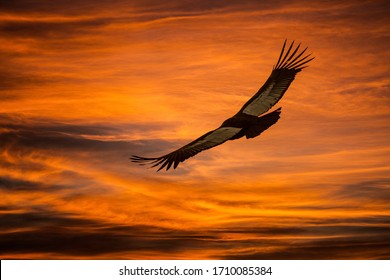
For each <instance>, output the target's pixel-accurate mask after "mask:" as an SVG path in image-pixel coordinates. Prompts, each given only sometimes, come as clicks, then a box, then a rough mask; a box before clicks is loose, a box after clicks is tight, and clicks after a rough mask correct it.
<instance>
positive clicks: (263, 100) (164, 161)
mask: <svg viewBox="0 0 390 280" xmlns="http://www.w3.org/2000/svg"><path fill="white" fill-rule="evenodd" d="M286 43H287V40H285V41H284V44H283V47H282V51H281V52H280V55H279V59H278V61H277V63H276V64H275V65H274V67H273V69H272V72H271V75H270V76H269V78H268V79H267V81H266V82H265V83H264V85H263V86H262V87H261V88H260V89H259V90H258V91H257V93H256V94H255V95H254V96H253V97H252V98H251V99H249V100H248V102H246V103H245V104H244V106H243V107H242V108H241V109H240V111H238V113H237V114H235V115H234V116H233V117H231V118H229V119H227V120H225V121H224V122H223V123H222V125H221V126H220V127H219V128H217V129H215V130H212V131H209V132H207V133H206V134H204V135H202V136H201V137H199V138H198V139H196V140H194V141H192V142H191V143H189V144H187V145H185V146H183V147H181V148H179V149H177V150H175V151H173V152H171V153H169V154H166V155H163V156H160V157H155V158H148V157H140V156H135V155H133V156H131V158H130V159H131V161H133V162H135V163H139V164H141V165H145V164H151V165H152V166H151V167H158V170H157V171H160V170H161V169H163V168H164V167H166V170H169V169H170V168H171V167H172V166H173V168H174V169H176V167H177V166H178V165H179V164H180V163H181V162H183V161H185V160H186V159H188V158H190V157H193V156H195V155H196V154H198V153H200V152H202V151H204V150H207V149H210V148H213V147H215V146H218V145H221V144H223V143H225V142H226V141H228V140H235V139H239V138H241V137H243V136H245V137H246V138H247V139H249V138H254V137H256V136H259V135H260V134H261V133H262V132H264V131H265V130H267V129H268V128H269V127H271V126H272V125H274V124H275V123H276V122H277V121H278V119H279V118H280V113H281V108H278V109H276V110H275V111H273V112H271V113H268V114H265V115H263V114H264V113H266V112H267V111H268V110H269V109H270V108H271V107H273V106H274V105H275V104H276V103H277V102H278V101H279V100H280V99H281V98H282V97H283V95H284V93H285V92H286V91H287V89H288V87H289V86H290V84H291V83H292V81H293V80H294V78H295V75H296V74H297V73H298V72H300V71H301V70H302V69H303V68H306V67H308V65H307V63H308V62H309V61H311V60H313V59H314V57H311V54H308V55H304V54H305V52H306V50H307V48H305V49H304V50H302V51H300V52H298V50H299V48H300V45H301V44H298V46H297V47H296V48H294V49H293V46H294V41H293V42H292V43H291V44H290V46H289V47H288V49H287V51H285V50H286ZM260 115H262V116H260Z"/></svg>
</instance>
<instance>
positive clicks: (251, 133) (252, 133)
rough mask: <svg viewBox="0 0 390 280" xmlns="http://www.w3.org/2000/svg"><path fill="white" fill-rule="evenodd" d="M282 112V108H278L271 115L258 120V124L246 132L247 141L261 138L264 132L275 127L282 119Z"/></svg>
mask: <svg viewBox="0 0 390 280" xmlns="http://www.w3.org/2000/svg"><path fill="white" fill-rule="evenodd" d="M281 112H282V108H278V109H276V110H275V111H272V112H271V113H268V114H266V115H264V116H261V117H259V118H258V120H257V123H256V124H254V125H252V126H250V127H249V128H248V129H247V130H246V132H245V136H246V138H247V139H249V138H254V137H256V136H259V135H260V134H261V133H262V132H264V131H265V130H267V129H268V128H270V127H271V126H273V125H274V124H275V123H276V122H277V121H278V120H279V118H280V113H281Z"/></svg>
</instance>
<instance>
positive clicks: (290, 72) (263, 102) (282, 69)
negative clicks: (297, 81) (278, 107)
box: [240, 40, 314, 116]
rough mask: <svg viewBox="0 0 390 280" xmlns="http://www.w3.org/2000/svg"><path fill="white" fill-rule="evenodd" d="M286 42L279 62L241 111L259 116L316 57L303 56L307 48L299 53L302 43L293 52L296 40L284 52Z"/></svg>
mask: <svg viewBox="0 0 390 280" xmlns="http://www.w3.org/2000/svg"><path fill="white" fill-rule="evenodd" d="M286 42H287V40H286V41H284V44H283V48H282V51H281V53H280V56H279V59H278V62H277V63H276V65H275V66H274V68H273V70H272V72H271V75H270V76H269V78H268V80H267V81H266V82H265V84H264V85H263V86H262V87H261V88H260V89H259V91H258V92H257V93H256V94H255V95H254V96H253V97H252V98H251V99H249V100H248V102H247V103H245V105H244V106H243V107H242V108H241V110H240V112H241V113H245V114H248V115H253V116H259V115H261V114H264V113H265V112H267V111H268V110H269V109H270V108H271V107H272V106H274V105H275V104H276V103H277V102H278V101H279V100H280V99H281V98H282V97H283V95H284V93H285V92H286V91H287V89H288V87H289V86H290V84H291V82H292V81H293V80H294V78H295V75H296V74H297V73H298V72H300V71H301V70H302V69H303V68H306V67H307V65H306V64H307V63H308V62H309V61H311V60H313V59H314V57H310V55H311V54H309V55H306V56H303V54H304V53H305V51H306V49H307V48H305V49H304V50H303V51H301V52H300V53H299V54H297V53H298V50H299V47H300V45H301V44H299V45H298V46H297V47H296V48H295V49H294V51H292V52H291V50H292V48H293V45H294V41H293V42H292V43H291V45H290V47H289V48H288V50H287V51H286V52H284V50H285V47H286Z"/></svg>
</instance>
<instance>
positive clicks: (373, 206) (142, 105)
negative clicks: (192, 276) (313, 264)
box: [0, 0, 390, 259]
mask: <svg viewBox="0 0 390 280" xmlns="http://www.w3.org/2000/svg"><path fill="white" fill-rule="evenodd" d="M389 3H390V2H389V1H385V0H383V1H379V0H375V1H372V0H366V1H352V0H351V1H337V0H330V1H319V0H314V1H304V0H296V1H281V0H277V1H249V0H246V1H245V0H244V1H238V0H236V1H217V0H212V1H210V0H208V1H206V0H201V1H188V0H185V1H182V0H173V1H161V0H146V1H145V0H130V1H124V0H123V1H112V0H103V1H92V0H85V1H79V0H77V1H76V0H70V1H51V0H36V1H29V0H16V1H2V3H1V4H0V53H1V56H0V57H1V63H0V102H1V103H0V104H1V106H0V196H1V199H0V258H1V259H20V258H23V259H25V258H28V259H30V258H31V259H389V258H390V161H389V159H390V88H389V85H390V77H389V72H390V66H389V62H390V20H389V13H390V4H389ZM285 39H287V40H288V41H289V42H291V41H292V40H296V41H297V42H302V46H304V47H306V46H308V47H309V48H308V52H311V53H313V55H314V56H315V57H316V58H315V60H313V61H311V62H310V63H309V64H310V67H308V68H305V69H304V70H303V71H302V72H301V73H299V74H298V75H297V77H296V79H295V81H294V82H293V83H292V85H291V86H290V88H289V90H288V91H287V93H286V94H285V96H284V97H283V99H282V100H281V101H280V102H279V103H278V105H280V106H281V107H282V114H281V119H280V120H279V121H278V123H277V124H275V125H274V126H272V127H271V128H270V129H268V130H267V131H266V132H264V133H263V134H262V135H261V136H260V137H257V138H255V139H250V140H247V139H244V138H242V139H240V140H237V141H228V142H226V143H225V144H223V145H221V146H218V147H216V148H214V149H211V150H208V151H205V152H203V153H201V154H199V155H197V156H196V157H194V158H191V159H189V160H188V161H185V162H184V163H182V164H181V165H180V166H179V167H178V169H176V170H169V171H168V172H165V171H160V172H158V173H157V172H155V170H154V169H149V168H145V167H144V166H139V165H137V164H134V163H132V162H131V161H130V160H129V157H130V156H131V155H134V154H135V155H140V156H148V157H156V156H160V155H164V154H166V153H168V152H171V151H173V150H175V149H177V148H179V147H181V146H182V145H184V144H186V143H188V142H190V141H192V140H194V139H196V138H197V137H199V136H201V135H203V134H204V133H206V132H208V131H210V130H213V129H215V128H217V127H218V126H220V125H221V123H222V122H223V121H224V120H225V119H227V118H228V117H230V116H232V115H234V114H235V113H236V112H237V111H238V110H239V109H240V108H241V106H242V105H243V104H244V103H245V102H246V101H247V100H248V99H249V98H250V97H252V96H253V94H254V93H255V92H256V91H257V90H258V89H259V88H260V86H261V85H262V84H263V83H264V82H265V80H266V79H267V77H268V76H269V74H270V72H271V70H272V67H273V65H274V64H275V63H276V61H277V59H278V56H279V53H280V50H281V47H282V44H283V42H284V40H285Z"/></svg>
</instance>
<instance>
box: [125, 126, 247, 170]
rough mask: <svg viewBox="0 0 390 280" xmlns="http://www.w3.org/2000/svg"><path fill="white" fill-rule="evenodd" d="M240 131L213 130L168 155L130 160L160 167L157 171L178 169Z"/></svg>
mask: <svg viewBox="0 0 390 280" xmlns="http://www.w3.org/2000/svg"><path fill="white" fill-rule="evenodd" d="M240 131H241V128H238V127H220V128H217V129H216V130H212V131H210V132H208V133H206V134H205V135H203V136H201V137H199V138H198V139H196V140H195V141H192V142H191V143H189V144H187V145H185V146H183V147H181V148H180V149H178V150H176V151H173V152H172V153H169V154H167V155H164V156H161V157H157V158H146V157H139V156H132V157H131V158H130V159H131V161H133V162H136V163H139V164H152V167H156V166H160V167H159V169H158V170H157V171H160V170H161V169H163V168H164V167H166V170H168V169H169V168H171V166H172V164H173V168H174V169H176V167H177V166H178V165H179V163H180V162H183V161H185V160H186V159H188V158H190V157H193V156H194V155H196V154H198V153H200V152H201V151H204V150H207V149H210V148H212V147H215V146H218V145H221V144H222V143H224V142H226V141H227V140H229V139H231V138H232V137H234V136H235V135H236V134H237V133H239V132H240Z"/></svg>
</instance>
